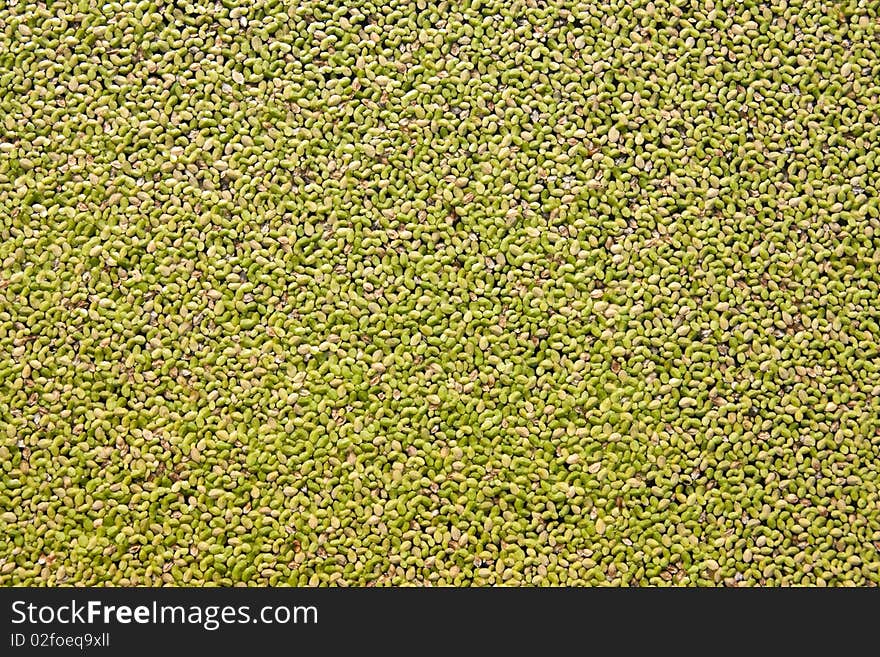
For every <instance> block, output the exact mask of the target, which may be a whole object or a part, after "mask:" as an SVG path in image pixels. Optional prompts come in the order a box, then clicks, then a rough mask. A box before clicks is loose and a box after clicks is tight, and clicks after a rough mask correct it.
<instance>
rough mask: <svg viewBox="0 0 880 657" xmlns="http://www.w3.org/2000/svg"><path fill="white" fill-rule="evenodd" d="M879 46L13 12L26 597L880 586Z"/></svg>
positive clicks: (840, 24) (434, 11)
mask: <svg viewBox="0 0 880 657" xmlns="http://www.w3.org/2000/svg"><path fill="white" fill-rule="evenodd" d="M878 15H880V4H878V2H877V1H876V0H869V1H867V2H866V1H859V2H856V1H855V0H847V1H844V2H820V1H818V0H805V1H804V2H786V1H785V0H771V1H770V2H757V1H755V0H745V1H740V0H737V1H732V0H725V1H724V2H720V1H719V2H715V1H713V0H694V1H685V0H679V1H676V2H669V1H667V0H656V1H654V2H645V1H644V0H635V2H630V1H629V0H627V1H624V0H603V1H602V2H582V3H580V2H579V3H574V2H550V3H548V2H538V1H537V0H527V1H522V0H513V1H512V2H511V1H509V0H492V1H485V2H481V1H480V0H474V1H472V2H464V3H451V2H449V3H447V2H443V3H440V4H437V3H427V2H423V1H422V0H418V1H406V2H403V1H397V2H395V1H392V2H385V1H383V2H375V3H372V2H361V1H355V0H352V1H351V2H348V3H344V4H343V3H338V4H335V3H333V2H330V3H327V2H315V1H311V0H304V1H302V2H292V1H289V0H284V1H277V0H274V1H273V0H257V1H256V2H251V1H250V0H248V1H244V0H221V1H220V2H215V3H211V2H207V3H203V2H195V1H194V0H185V1H184V2H156V1H155V0H144V1H142V2H134V1H132V2H126V3H124V4H120V3H119V2H109V3H102V2H93V1H90V0H81V1H80V2H78V3H65V2H47V3H38V2H7V3H5V4H4V5H3V7H2V8H0V90H2V93H0V128H2V130H0V584H6V585H11V584H30V585H35V584H36V585H59V584H65V585H67V584H78V585H92V584H114V585H126V586H130V585H146V584H169V585H172V584H173V585H183V584H189V585H231V584H237V583H242V582H243V583H248V584H255V585H265V584H299V585H305V584H311V585H317V584H336V585H365V584H376V585H389V584H393V585H398V584H434V585H441V584H447V585H448V584H453V585H484V584H508V585H533V584H544V585H548V584H566V585H599V584H611V585H666V584H668V585H713V584H718V585H731V586H732V585H744V586H745V585H785V584H810V585H812V584H818V585H823V584H824V585H866V584H877V583H878V581H880V506H878V505H880V497H878V480H880V472H878V470H880V358H878V340H880V326H878V324H880V249H878V247H880V189H878V187H880V170H878V165H880V18H878Z"/></svg>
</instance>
